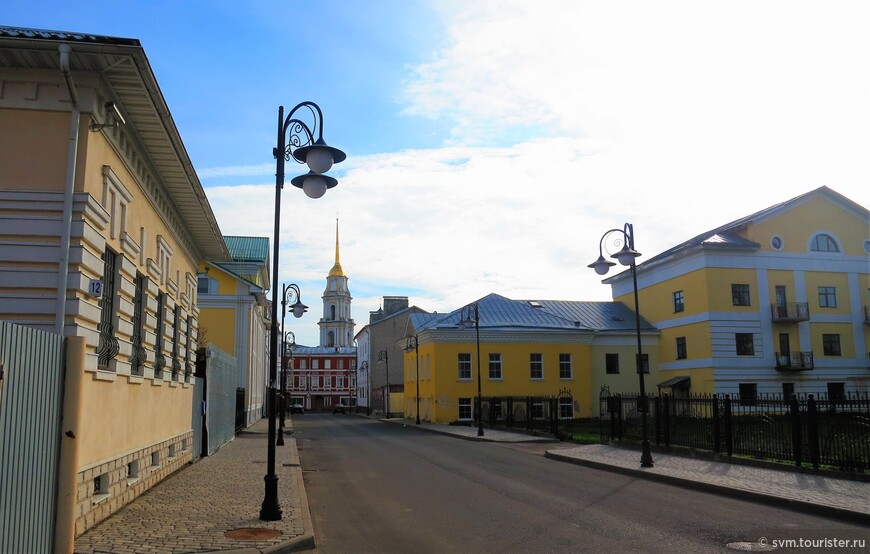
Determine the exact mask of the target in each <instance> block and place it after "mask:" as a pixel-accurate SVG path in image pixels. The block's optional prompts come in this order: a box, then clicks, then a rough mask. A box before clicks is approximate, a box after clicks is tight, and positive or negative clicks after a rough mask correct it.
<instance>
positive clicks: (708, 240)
mask: <svg viewBox="0 0 870 554" xmlns="http://www.w3.org/2000/svg"><path fill="white" fill-rule="evenodd" d="M819 197H823V198H826V199H828V200H830V201H832V202H834V203H836V204H839V205H840V206H842V207H843V208H845V209H847V210H850V211H853V212H855V213H856V214H858V215H859V216H860V217H863V218H865V219H867V218H868V217H870V211H868V210H867V208H865V207H863V206H861V205H860V204H858V203H856V202H853V201H852V200H850V199H848V198H847V197H845V196H843V195H842V194H840V193H839V192H837V191H835V190H832V189H830V188H828V187H826V186H822V187H819V188H817V189H814V190H811V191H809V192H806V193H804V194H801V195H799V196H796V197H794V198H792V199H790V200H786V201H784V202H780V203H778V204H774V205H773V206H770V207H768V208H765V209H763V210H759V211H757V212H755V213H752V214H749V215H747V216H744V217H741V218H740V219H735V220H734V221H731V222H729V223H726V224H725V225H721V226H719V227H716V228H715V229H711V230H709V231H705V232H703V233H701V234H700V235H697V236H695V237H692V238H690V239H689V240H687V241H685V242H682V243H680V244H678V245H676V246H674V247H672V248H669V249H667V250H665V251H664V252H662V253H660V254H657V255H655V256H653V257H652V258H649V259H647V260H644V261H643V262H641V263H639V264H637V269H638V271H641V270H642V269H644V268H649V267H652V266H654V265H657V264H659V263H661V262H662V261H664V260H666V259H668V258H671V257H673V256H676V255H678V254H681V253H683V252H686V251H689V250H692V249H696V248H722V249H747V250H754V249H757V248H760V247H761V245H760V244H758V243H757V242H754V241H751V240H747V239H744V238H742V237H740V236H738V234H737V233H739V232H741V231H743V230H745V229H746V228H747V227H749V226H750V225H752V224H755V223H758V222H759V221H761V220H763V219H765V218H767V217H771V216H774V215H777V214H779V213H781V212H783V211H785V210H788V209H790V208H792V207H794V206H795V205H797V204H800V203H802V202H805V201H807V200H811V199H814V198H819ZM629 271H630V270H625V271H622V272H621V273H618V274H616V275H614V276H612V277H608V278H607V279H604V281H603V282H604V283H612V282H614V281H617V280H620V279H623V278H625V277H626V276H627V275H628V274H629Z"/></svg>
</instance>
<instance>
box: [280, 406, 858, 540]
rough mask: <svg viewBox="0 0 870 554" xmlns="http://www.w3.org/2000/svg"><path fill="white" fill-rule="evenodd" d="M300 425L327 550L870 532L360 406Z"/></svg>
mask: <svg viewBox="0 0 870 554" xmlns="http://www.w3.org/2000/svg"><path fill="white" fill-rule="evenodd" d="M294 427H295V435H294V436H295V437H296V440H297V445H298V447H299V454H300V459H301V463H302V468H303V476H304V479H305V487H306V491H307V494H308V501H309V505H310V510H311V515H312V518H313V520H314V529H315V535H316V540H317V545H318V548H317V551H318V552H321V553H324V554H329V553H345V552H355V553H357V552H359V553H366V552H386V553H394V552H396V553H399V552H402V553H404V552H408V553H415V554H416V553H425V552H433V553H447V552H463V553H465V552H475V553H477V552H479V553H485V552H499V553H510V552H536V553H540V552H727V551H729V549H728V548H727V546H726V545H727V544H728V543H734V542H757V541H758V540H759V538H761V537H765V538H767V540H768V542H769V541H770V540H773V539H777V538H780V539H785V538H844V539H845V538H868V536H870V533H868V530H867V529H865V528H862V527H859V526H856V525H850V524H845V523H840V522H837V521H834V520H831V519H826V518H822V517H814V516H812V515H806V514H801V513H797V512H792V511H789V510H785V509H779V508H775V507H772V506H767V505H761V504H756V503H753V502H748V501H743V500H736V499H731V498H726V497H723V496H718V495H713V494H709V493H703V492H696V491H691V490H687V489H685V488H680V487H673V486H670V485H664V484H660V483H654V482H650V481H646V480H643V479H636V478H633V477H627V476H623V475H619V474H616V473H611V472H607V471H599V470H594V469H589V468H585V467H581V466H576V465H572V464H567V463H563V462H558V461H555V460H549V459H547V458H544V457H543V452H544V450H545V449H553V448H559V445H558V444H549V445H540V444H537V445H517V444H511V445H507V444H495V443H482V442H472V441H466V440H461V439H458V438H455V437H448V436H444V435H439V434H434V433H426V432H421V431H418V430H415V429H413V425H409V426H408V427H407V428H406V427H402V426H398V425H394V424H390V423H383V422H379V421H376V420H369V419H366V418H362V417H358V416H355V415H350V414H348V415H332V414H314V413H306V414H305V415H304V416H297V417H295V418H294ZM867 544H870V540H868V543H867ZM838 550H841V551H846V552H848V551H849V550H850V549H843V548H841V549H838ZM732 551H733V550H732ZM778 551H780V552H784V551H789V550H786V549H782V548H780V549H778ZM800 551H801V552H807V551H811V550H807V549H801V550H800ZM853 551H858V550H857V549H855V550H853Z"/></svg>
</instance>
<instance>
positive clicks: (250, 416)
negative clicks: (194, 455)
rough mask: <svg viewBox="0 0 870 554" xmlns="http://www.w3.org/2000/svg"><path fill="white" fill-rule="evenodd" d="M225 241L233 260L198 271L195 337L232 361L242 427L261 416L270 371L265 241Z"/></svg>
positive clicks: (267, 257) (227, 238)
mask: <svg viewBox="0 0 870 554" xmlns="http://www.w3.org/2000/svg"><path fill="white" fill-rule="evenodd" d="M224 239H225V241H226V244H227V248H228V249H229V252H230V257H231V258H232V261H229V262H204V263H203V264H202V266H201V268H200V273H199V276H198V291H197V292H198V295H199V308H200V316H199V320H200V337H199V338H200V343H201V344H205V343H211V344H213V345H214V346H216V347H217V348H219V349H221V350H223V351H224V352H226V353H227V354H229V355H230V356H231V357H232V358H234V359H235V360H236V368H237V371H238V374H237V380H236V388H237V389H244V407H243V408H242V409H243V410H244V412H245V421H244V424H245V425H251V424H253V423H254V422H256V421H257V420H259V419H260V418H261V417H262V415H263V410H264V406H265V391H266V375H267V374H268V369H269V358H268V356H267V352H268V343H269V335H268V333H269V315H270V314H269V300H268V298H266V292H265V291H266V290H267V289H268V288H269V282H270V281H269V239H268V238H267V237H238V236H225V237H224ZM237 409H238V408H237Z"/></svg>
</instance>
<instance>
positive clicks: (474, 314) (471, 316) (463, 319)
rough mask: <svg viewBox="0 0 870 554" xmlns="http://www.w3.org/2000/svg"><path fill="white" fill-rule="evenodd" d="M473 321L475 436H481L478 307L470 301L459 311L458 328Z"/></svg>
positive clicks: (463, 327)
mask: <svg viewBox="0 0 870 554" xmlns="http://www.w3.org/2000/svg"><path fill="white" fill-rule="evenodd" d="M472 323H474V329H475V330H476V331H477V436H478V437H482V436H483V397H482V396H481V393H480V308H479V307H478V305H477V302H472V303H471V304H468V305H467V306H464V307H463V308H462V311H461V312H459V328H460V329H467V328H468V327H469V326H470V325H471V324H472Z"/></svg>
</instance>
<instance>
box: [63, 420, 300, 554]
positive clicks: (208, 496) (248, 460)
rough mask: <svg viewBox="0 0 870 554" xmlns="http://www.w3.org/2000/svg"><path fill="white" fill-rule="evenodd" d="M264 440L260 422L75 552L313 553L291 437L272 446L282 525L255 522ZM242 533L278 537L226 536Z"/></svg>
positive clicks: (89, 535)
mask: <svg viewBox="0 0 870 554" xmlns="http://www.w3.org/2000/svg"><path fill="white" fill-rule="evenodd" d="M290 425H292V423H290ZM290 429H292V427H290V428H288V429H287V430H288V431H289V430H290ZM267 438H268V420H267V419H262V420H260V421H258V422H257V423H255V424H254V425H253V426H251V427H250V428H248V429H246V430H245V431H243V432H242V433H241V434H239V435H238V436H237V437H236V438H235V439H234V440H232V441H231V442H229V443H228V444H226V445H224V446H223V447H222V448H221V449H220V450H218V451H217V452H216V453H215V454H213V455H212V456H209V457H207V458H203V459H201V460H200V461H198V462H196V463H194V464H192V465H190V466H187V467H185V468H184V469H182V470H180V471H178V472H177V473H175V474H174V475H172V476H171V477H169V478H167V479H166V480H164V481H163V482H161V483H160V484H158V485H157V486H155V487H154V488H152V489H151V490H150V491H148V492H146V493H145V494H143V495H142V496H140V497H138V498H137V499H135V500H134V501H133V502H131V503H130V504H128V505H127V506H125V507H124V508H121V509H120V510H119V511H118V512H117V513H115V514H113V515H112V516H111V517H109V518H108V519H106V520H105V521H103V522H102V523H100V524H99V525H97V526H96V527H94V528H93V529H90V530H89V531H87V532H86V533H85V534H83V535H82V536H80V537H79V538H77V539H76V542H75V552H76V553H79V554H91V553H108V552H111V553H127V552H135V553H140V552H147V553H154V554H159V553H183V552H217V551H222V552H227V551H245V552H275V553H277V552H289V551H294V550H303V549H306V548H313V547H314V534H313V529H312V525H311V516H310V514H309V511H308V501H307V498H306V496H305V487H304V484H303V482H302V469H301V468H300V467H299V453H298V451H297V449H296V440H295V439H293V438H292V436H288V437H285V439H284V442H285V444H284V446H276V447H275V452H276V464H275V466H276V468H275V472H276V474H277V475H278V499H279V502H280V504H281V509H282V512H283V514H282V519H281V520H280V521H260V519H259V514H260V506H261V505H262V502H263V496H264V494H265V484H264V481H263V477H264V476H265V474H266V456H267ZM243 528H254V529H257V530H264V529H270V530H274V531H277V532H278V533H279V534H278V535H277V536H276V537H274V538H271V539H265V540H238V539H231V538H228V537H226V536H225V533H226V532H227V531H232V530H234V529H243ZM261 532H262V531H255V533H261Z"/></svg>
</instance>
